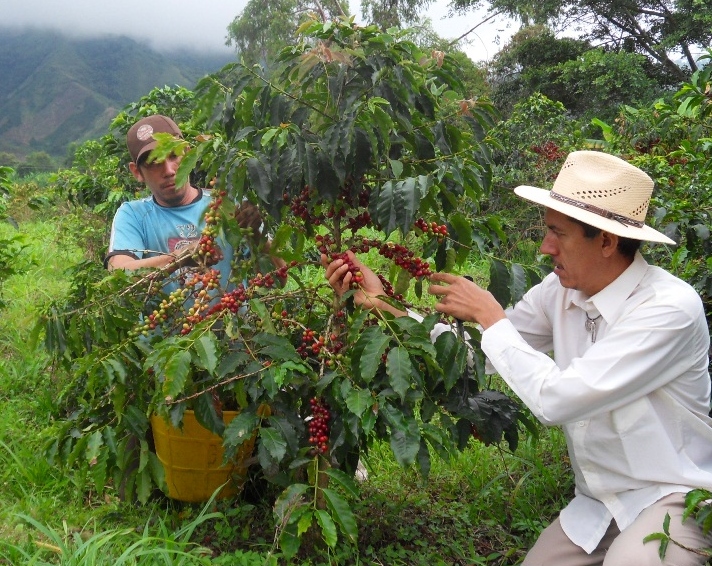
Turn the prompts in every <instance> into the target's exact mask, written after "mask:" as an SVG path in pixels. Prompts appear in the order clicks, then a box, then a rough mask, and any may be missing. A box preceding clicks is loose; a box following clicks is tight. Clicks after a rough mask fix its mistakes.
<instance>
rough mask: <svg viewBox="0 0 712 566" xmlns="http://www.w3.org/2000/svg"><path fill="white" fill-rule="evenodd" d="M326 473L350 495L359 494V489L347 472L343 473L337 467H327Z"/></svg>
mask: <svg viewBox="0 0 712 566" xmlns="http://www.w3.org/2000/svg"><path fill="white" fill-rule="evenodd" d="M325 473H326V475H327V476H329V477H330V478H331V479H332V480H334V481H335V482H336V483H337V484H338V485H340V486H341V487H342V488H343V490H344V491H346V492H347V493H348V494H349V495H350V496H351V497H358V496H359V489H358V486H357V485H356V482H355V481H354V480H353V478H352V477H350V476H349V475H348V474H345V473H344V472H342V471H341V470H339V469H337V468H327V469H326V471H325Z"/></svg>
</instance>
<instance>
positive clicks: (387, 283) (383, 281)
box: [378, 273, 404, 302]
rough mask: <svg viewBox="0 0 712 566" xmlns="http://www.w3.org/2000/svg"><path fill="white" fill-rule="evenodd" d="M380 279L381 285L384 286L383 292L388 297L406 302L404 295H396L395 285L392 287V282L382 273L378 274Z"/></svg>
mask: <svg viewBox="0 0 712 566" xmlns="http://www.w3.org/2000/svg"><path fill="white" fill-rule="evenodd" d="M378 279H380V281H381V285H383V292H384V293H385V294H386V295H388V296H389V297H393V298H394V299H395V300H396V301H401V302H402V301H403V300H404V298H403V295H401V294H400V293H396V292H395V291H394V290H393V285H391V282H390V281H389V280H388V279H386V278H385V277H384V276H383V275H381V274H380V273H379V274H378Z"/></svg>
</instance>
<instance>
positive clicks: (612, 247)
mask: <svg viewBox="0 0 712 566" xmlns="http://www.w3.org/2000/svg"><path fill="white" fill-rule="evenodd" d="M617 249H618V236H616V235H615V234H611V233H610V232H606V231H601V253H603V256H604V257H611V256H612V255H613V254H614V253H615V252H616V250H617Z"/></svg>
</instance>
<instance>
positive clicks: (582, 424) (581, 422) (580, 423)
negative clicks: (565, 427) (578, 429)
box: [576, 421, 586, 426]
mask: <svg viewBox="0 0 712 566" xmlns="http://www.w3.org/2000/svg"><path fill="white" fill-rule="evenodd" d="M576 424H577V425H578V426H586V421H579V422H577V423H576Z"/></svg>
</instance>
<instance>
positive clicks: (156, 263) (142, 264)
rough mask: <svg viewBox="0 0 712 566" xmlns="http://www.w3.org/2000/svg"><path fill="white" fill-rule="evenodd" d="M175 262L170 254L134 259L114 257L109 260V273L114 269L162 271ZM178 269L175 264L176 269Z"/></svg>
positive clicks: (126, 256) (120, 256) (122, 256)
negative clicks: (152, 269) (151, 269)
mask: <svg viewBox="0 0 712 566" xmlns="http://www.w3.org/2000/svg"><path fill="white" fill-rule="evenodd" d="M173 262H176V257H175V256H174V255H172V254H162V255H157V256H151V257H145V258H141V259H136V258H133V257H131V256H128V255H115V256H112V257H111V258H109V261H108V268H109V271H113V270H114V269H124V270H127V271H132V270H135V269H143V268H154V269H156V268H157V269H163V268H166V267H168V265H170V264H171V263H173ZM177 267H179V266H178V265H177V262H176V268H177Z"/></svg>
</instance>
